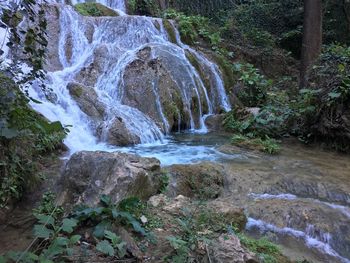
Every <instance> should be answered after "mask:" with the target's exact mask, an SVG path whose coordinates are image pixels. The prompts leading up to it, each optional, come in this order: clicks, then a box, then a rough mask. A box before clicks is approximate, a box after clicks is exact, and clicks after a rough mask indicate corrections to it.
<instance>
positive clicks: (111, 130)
mask: <svg viewBox="0 0 350 263" xmlns="http://www.w3.org/2000/svg"><path fill="white" fill-rule="evenodd" d="M107 129H108V131H107V141H108V143H110V144H113V145H118V146H128V145H133V144H138V143H140V138H139V137H137V136H136V135H134V134H132V133H131V132H130V131H129V129H128V128H127V127H126V125H125V122H124V121H123V119H122V118H118V117H116V118H114V119H113V120H112V122H111V124H110V125H109V126H108V128H107Z"/></svg>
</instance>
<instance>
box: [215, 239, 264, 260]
mask: <svg viewBox="0 0 350 263" xmlns="http://www.w3.org/2000/svg"><path fill="white" fill-rule="evenodd" d="M212 244H213V245H212V246H210V249H209V251H210V257H211V259H212V262H213V263H214V262H215V263H258V262H259V261H257V260H256V259H255V255H254V254H253V253H251V252H249V251H248V250H247V249H246V248H244V247H243V246H242V245H241V242H240V240H239V239H238V237H237V236H235V235H233V234H222V235H221V236H220V237H219V238H218V239H217V240H216V242H213V243H212Z"/></svg>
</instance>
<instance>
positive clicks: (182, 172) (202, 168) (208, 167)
mask: <svg viewBox="0 0 350 263" xmlns="http://www.w3.org/2000/svg"><path fill="white" fill-rule="evenodd" d="M167 170H168V172H169V174H170V176H171V179H172V182H171V184H170V187H169V193H170V194H171V195H179V194H182V195H184V196H187V197H199V198H204V199H212V198H217V197H218V196H219V195H220V194H221V192H222V189H223V185H224V177H225V176H224V175H225V171H224V168H223V167H222V166H221V165H220V164H217V163H211V162H203V163H199V164H193V165H172V166H170V167H168V168H167Z"/></svg>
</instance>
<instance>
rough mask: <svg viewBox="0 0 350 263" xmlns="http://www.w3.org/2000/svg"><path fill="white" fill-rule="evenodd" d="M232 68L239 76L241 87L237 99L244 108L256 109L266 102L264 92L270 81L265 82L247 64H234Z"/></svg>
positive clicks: (257, 71) (263, 78)
mask: <svg viewBox="0 0 350 263" xmlns="http://www.w3.org/2000/svg"><path fill="white" fill-rule="evenodd" d="M233 68H234V70H235V72H236V73H237V74H239V80H240V81H241V82H242V84H243V87H242V88H241V90H240V91H239V93H238V98H239V99H240V100H241V101H242V102H243V104H244V105H245V106H248V107H257V106H261V105H263V104H264V103H265V102H266V96H267V95H266V92H267V89H268V88H269V87H270V86H271V84H272V81H271V80H267V79H266V78H265V76H264V75H262V74H260V73H259V70H258V69H257V68H255V67H254V66H253V65H252V64H249V63H243V64H241V63H235V64H234V65H233Z"/></svg>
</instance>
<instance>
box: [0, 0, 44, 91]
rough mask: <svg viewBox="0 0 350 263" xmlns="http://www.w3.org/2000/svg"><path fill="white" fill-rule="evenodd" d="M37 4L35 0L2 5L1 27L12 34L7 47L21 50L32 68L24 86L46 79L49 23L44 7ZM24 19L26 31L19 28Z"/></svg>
mask: <svg viewBox="0 0 350 263" xmlns="http://www.w3.org/2000/svg"><path fill="white" fill-rule="evenodd" d="M35 2H36V1H34V0H21V1H6V3H5V4H3V3H0V6H1V10H3V11H4V12H3V15H2V17H1V19H0V20H1V21H0V22H1V26H2V27H5V28H6V30H7V31H8V32H10V33H11V38H10V41H9V42H8V43H7V46H9V47H10V48H12V49H18V50H21V52H23V53H24V54H25V55H26V57H27V59H28V62H29V64H30V65H31V67H32V68H31V72H30V74H28V75H27V76H26V77H24V78H23V79H22V80H21V83H22V84H23V83H27V82H28V81H30V80H33V79H35V78H43V77H44V72H43V71H42V69H43V65H44V60H45V52H46V47H47V44H48V42H47V39H46V32H45V31H46V27H47V21H46V17H45V11H44V9H43V8H42V5H41V4H36V3H35ZM19 14H21V15H19ZM22 18H24V19H26V21H27V22H28V27H27V28H25V29H23V28H21V27H18V26H17V25H18V23H19V20H20V19H22ZM1 44H4V43H1ZM21 47H23V50H22V48H21ZM1 49H2V48H1ZM12 68H14V65H13V66H12Z"/></svg>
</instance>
